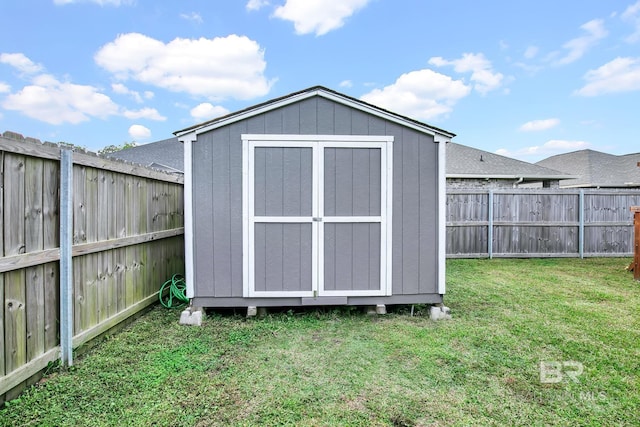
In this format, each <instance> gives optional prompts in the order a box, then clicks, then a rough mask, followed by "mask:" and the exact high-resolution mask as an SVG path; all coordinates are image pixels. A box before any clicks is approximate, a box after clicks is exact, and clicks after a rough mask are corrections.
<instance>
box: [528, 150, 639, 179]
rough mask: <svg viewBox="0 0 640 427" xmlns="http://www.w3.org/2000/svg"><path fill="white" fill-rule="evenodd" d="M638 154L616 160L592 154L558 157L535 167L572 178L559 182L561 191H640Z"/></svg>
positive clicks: (599, 154) (582, 152)
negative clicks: (626, 189)
mask: <svg viewBox="0 0 640 427" xmlns="http://www.w3.org/2000/svg"><path fill="white" fill-rule="evenodd" d="M639 163H640V153H633V154H626V155H622V156H617V155H614V154H608V153H602V152H600V151H595V150H580V151H574V152H571V153H565V154H558V155H555V156H551V157H549V158H547V159H544V160H541V161H539V162H538V163H536V164H537V165H540V166H544V167H549V168H554V169H558V170H560V171H562V172H565V173H568V174H571V175H575V176H576V177H575V178H573V179H565V180H562V181H560V186H561V187H584V188H597V187H610V188H611V187H614V188H628V187H640V167H639V166H638V164H639Z"/></svg>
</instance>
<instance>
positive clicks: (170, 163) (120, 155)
mask: <svg viewBox="0 0 640 427" xmlns="http://www.w3.org/2000/svg"><path fill="white" fill-rule="evenodd" d="M108 157H114V158H116V159H121V160H126V161H128V162H132V163H138V164H141V165H144V166H149V167H152V168H155V169H160V170H163V171H166V172H172V173H183V171H184V155H183V153H182V144H180V142H179V141H178V137H175V136H174V137H173V138H168V139H163V140H162V141H157V142H151V143H149V144H143V145H138V146H137V147H132V148H126V149H124V150H120V151H115V152H113V153H110V154H109V155H108Z"/></svg>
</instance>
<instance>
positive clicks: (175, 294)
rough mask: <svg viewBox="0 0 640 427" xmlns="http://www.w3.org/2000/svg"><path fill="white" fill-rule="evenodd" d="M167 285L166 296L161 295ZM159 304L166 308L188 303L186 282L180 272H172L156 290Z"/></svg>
mask: <svg viewBox="0 0 640 427" xmlns="http://www.w3.org/2000/svg"><path fill="white" fill-rule="evenodd" d="M167 286H168V287H169V292H168V293H167V296H166V297H163V295H164V293H165V290H166V289H167ZM158 297H159V298H160V304H162V306H163V307H166V308H178V307H182V306H183V305H186V304H188V303H189V298H187V282H185V280H184V277H183V276H182V275H181V274H174V275H173V276H172V277H171V279H169V280H167V281H166V282H164V283H163V284H162V286H161V287H160V292H158Z"/></svg>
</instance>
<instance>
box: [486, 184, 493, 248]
mask: <svg viewBox="0 0 640 427" xmlns="http://www.w3.org/2000/svg"><path fill="white" fill-rule="evenodd" d="M487 203H488V204H489V206H488V208H489V213H488V214H487V216H488V217H489V218H488V219H489V220H488V223H487V252H488V253H489V259H491V258H493V190H489V201H488V202H487Z"/></svg>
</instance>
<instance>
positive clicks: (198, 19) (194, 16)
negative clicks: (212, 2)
mask: <svg viewBox="0 0 640 427" xmlns="http://www.w3.org/2000/svg"><path fill="white" fill-rule="evenodd" d="M180 18H182V19H186V20H187V21H191V22H195V23H196V24H202V22H203V21H202V16H200V14H199V13H197V12H191V13H181V14H180Z"/></svg>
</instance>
